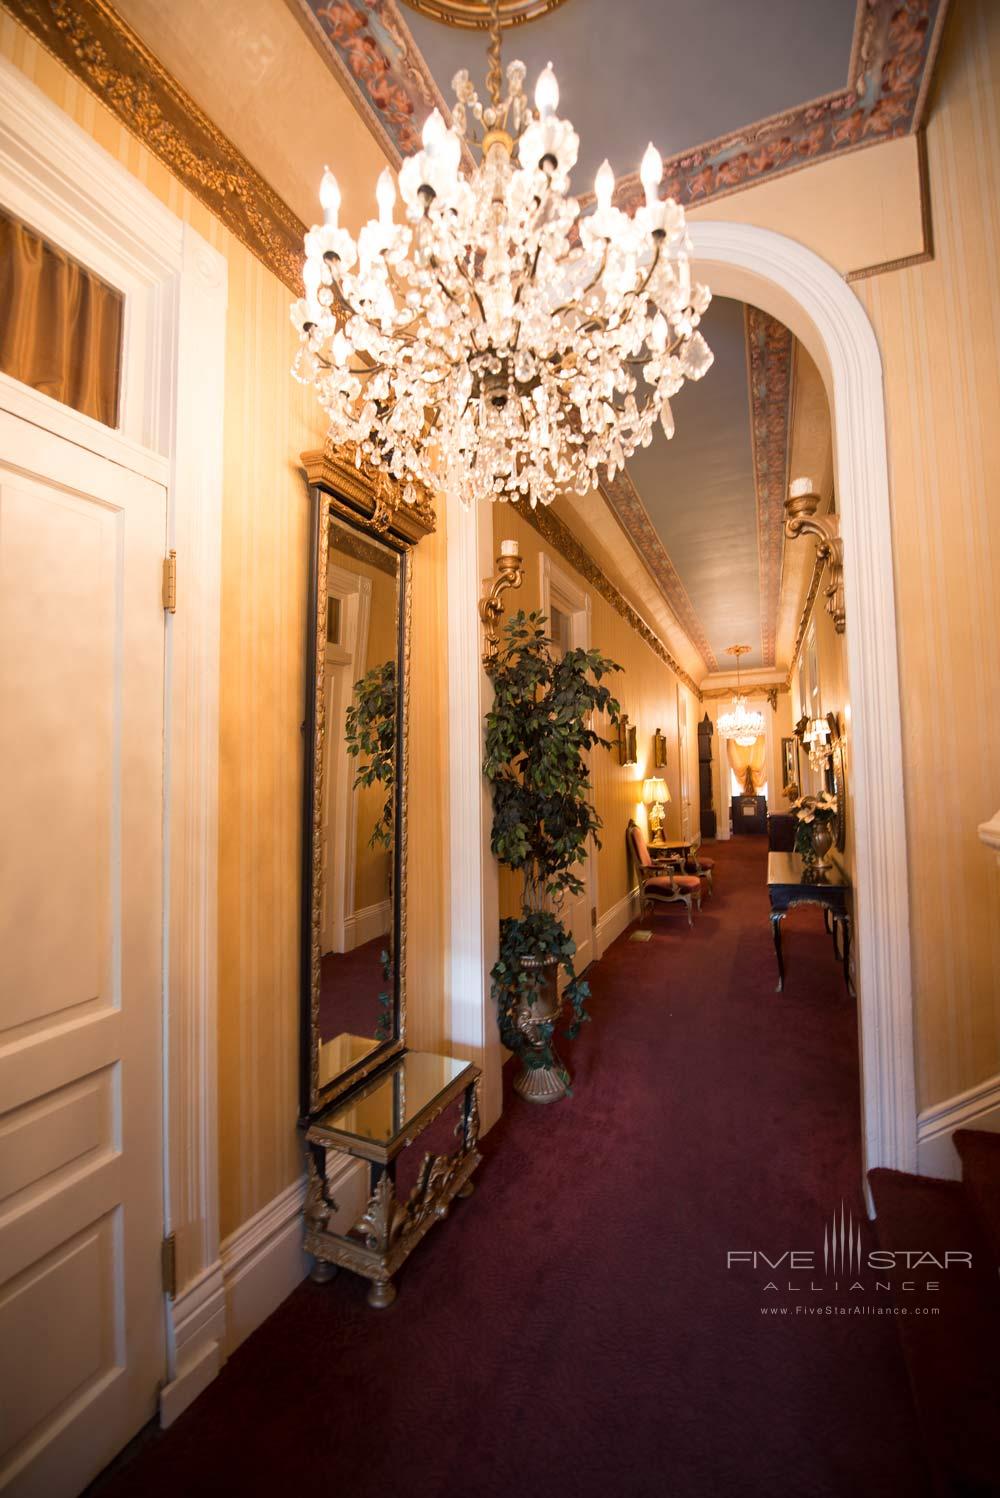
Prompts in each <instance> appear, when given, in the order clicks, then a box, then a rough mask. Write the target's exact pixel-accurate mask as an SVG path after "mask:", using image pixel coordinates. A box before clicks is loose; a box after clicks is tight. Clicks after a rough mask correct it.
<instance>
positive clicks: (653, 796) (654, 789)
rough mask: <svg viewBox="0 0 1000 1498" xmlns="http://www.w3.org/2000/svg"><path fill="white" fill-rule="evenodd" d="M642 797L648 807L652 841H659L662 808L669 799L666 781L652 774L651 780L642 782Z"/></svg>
mask: <svg viewBox="0 0 1000 1498" xmlns="http://www.w3.org/2000/svg"><path fill="white" fill-rule="evenodd" d="M642 799H643V801H645V803H646V805H647V806H648V807H649V830H650V832H651V834H652V841H653V842H661V841H662V839H663V808H664V807H665V806H666V804H667V802H668V801H669V800H670V791H669V789H668V788H667V782H666V781H665V780H663V779H661V777H660V776H659V775H656V776H653V778H652V779H651V780H644V781H643V783H642Z"/></svg>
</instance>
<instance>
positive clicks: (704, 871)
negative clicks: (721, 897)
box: [684, 833, 715, 894]
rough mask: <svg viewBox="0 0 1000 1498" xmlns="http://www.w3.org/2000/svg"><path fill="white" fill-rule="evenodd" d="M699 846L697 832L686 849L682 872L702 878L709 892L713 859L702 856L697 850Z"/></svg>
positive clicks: (699, 837)
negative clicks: (686, 853)
mask: <svg viewBox="0 0 1000 1498" xmlns="http://www.w3.org/2000/svg"><path fill="white" fill-rule="evenodd" d="M700 847H701V834H700V833H699V834H698V836H697V837H696V838H695V840H694V842H693V843H692V844H691V847H690V848H689V849H688V856H687V859H686V860H685V863H684V872H685V873H686V874H695V875H696V876H697V877H698V878H699V879H704V881H705V886H706V888H707V890H708V893H709V894H711V893H712V870H713V869H714V868H715V859H714V858H704V857H703V856H702V855H701V854H699V852H698V849H699V848H700Z"/></svg>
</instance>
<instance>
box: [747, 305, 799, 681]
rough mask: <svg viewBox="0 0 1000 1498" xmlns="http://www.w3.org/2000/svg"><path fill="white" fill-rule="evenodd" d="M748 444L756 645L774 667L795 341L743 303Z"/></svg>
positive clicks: (775, 322) (780, 326)
mask: <svg viewBox="0 0 1000 1498" xmlns="http://www.w3.org/2000/svg"><path fill="white" fill-rule="evenodd" d="M744 317H745V322H746V347H747V389H748V395H749V402H750V446H751V457H752V461H753V476H754V497H755V502H756V521H757V566H758V577H759V585H758V586H759V600H760V646H761V659H762V661H763V664H764V666H765V667H769V668H770V667H773V666H774V652H775V640H776V635H777V627H778V604H779V601H780V595H781V568H782V562H783V560H784V555H785V494H786V493H787V491H788V449H789V437H790V434H791V408H792V361H793V356H794V351H795V340H794V338H793V337H792V335H791V333H790V332H789V330H788V328H786V327H785V325H784V323H780V322H778V320H777V318H775V317H771V316H770V315H769V314H768V313H767V312H762V311H761V310H760V308H759V307H751V306H749V305H747V306H746V307H745V310H744Z"/></svg>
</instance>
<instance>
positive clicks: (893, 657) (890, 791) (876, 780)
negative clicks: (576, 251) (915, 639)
mask: <svg viewBox="0 0 1000 1498" xmlns="http://www.w3.org/2000/svg"><path fill="white" fill-rule="evenodd" d="M690 232H691V239H692V242H693V246H694V258H695V261H696V271H697V274H698V276H699V277H700V278H702V279H704V280H705V281H707V282H708V284H709V285H710V286H711V287H712V289H713V291H715V292H716V293H717V294H721V295H723V296H731V297H737V298H739V299H741V300H742V301H746V302H750V303H752V304H753V305H754V306H757V307H761V308H763V309H764V310H765V311H766V312H770V313H771V315H772V316H774V317H777V318H779V319H780V320H781V321H782V322H783V323H785V325H786V326H787V327H789V328H790V329H791V330H792V332H793V333H794V334H795V335H796V337H797V338H799V339H800V340H801V342H802V343H803V344H804V345H805V347H806V348H807V349H808V351H809V353H810V354H811V356H812V358H813V359H814V360H815V362H816V364H817V366H818V368H819V370H820V373H821V374H822V376H823V380H824V383H825V385H826V391H827V396H828V398H829V401H830V409H831V415H832V422H833V440H834V462H835V476H836V487H837V503H838V508H839V512H840V526H841V535H842V536H843V540H844V592H845V596H846V600H847V633H846V637H845V638H846V643H847V662H848V673H849V681H850V692H851V707H852V716H851V733H852V756H851V758H852V781H853V792H854V804H855V818H854V825H855V832H854V837H855V850H854V864H855V941H856V947H855V951H856V953H857V981H858V1003H859V1012H860V1032H861V1071H862V1096H863V1109H864V1119H863V1130H864V1144H865V1168H866V1170H868V1169H871V1168H872V1167H873V1166H888V1167H891V1168H893V1169H895V1170H904V1171H913V1170H915V1169H916V1165H917V1112H916V1092H915V1082H914V1059H913V994H912V984H911V971H910V919H909V890H908V884H907V846H906V817H905V807H904V801H903V780H902V762H903V761H902V745H901V730H900V711H899V669H898V663H897V654H896V609H895V588H894V583H893V566H892V532H891V525H890V510H889V468H888V456H887V446H886V428H885V400H884V395H883V389H882V361H881V357H880V355H879V349H878V343H877V341H876V338H875V334H874V331H873V329H872V326H871V323H870V322H869V320H868V317H867V315H866V313H865V311H864V308H863V307H862V305H861V303H860V302H859V301H858V299H857V297H856V296H855V295H854V293H853V291H852V290H851V288H850V286H848V285H847V284H846V282H845V281H844V280H843V279H842V278H841V277H840V276H839V275H838V274H837V272H836V271H834V270H833V269H832V267H831V266H829V265H827V263H826V262H825V261H824V260H821V259H820V257H819V256H818V255H815V254H814V253H813V252H812V251H811V250H807V249H806V248H805V247H804V246H802V245H800V244H797V243H795V241H794V240H791V239H786V238H785V236H784V235H782V234H775V233H773V232H772V231H771V230H769V229H758V228H754V227H753V226H752V225H749V224H736V223H717V222H713V221H711V220H699V221H696V222H692V223H691V225H690Z"/></svg>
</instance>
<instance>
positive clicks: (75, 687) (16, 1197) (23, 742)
mask: <svg viewBox="0 0 1000 1498" xmlns="http://www.w3.org/2000/svg"><path fill="white" fill-rule="evenodd" d="M165 516H166V496H165V491H164V489H163V487H162V486H161V485H159V484H156V483H154V482H153V481H152V480H150V479H147V478H143V477H140V476H138V475H137V474H135V473H133V472H130V471H129V470H128V469H126V468H124V467H122V466H120V465H119V464H117V463H114V462H111V461H110V460H108V459H106V458H102V457H99V456H98V455H96V454H95V453H92V452H89V451H85V450H84V449H82V448H79V447H76V446H75V445H74V444H72V443H70V442H68V441H66V440H65V439H63V438H60V437H56V436H54V435H53V434H51V433H49V432H45V431H43V430H42V429H40V428H38V427H36V426H33V425H31V424H30V423H28V422H26V421H24V420H22V419H21V418H19V417H15V416H13V415H11V414H9V413H7V412H5V411H0V798H2V803H0V804H2V807H3V819H4V827H5V832H6V835H5V838H4V839H3V845H2V851H0V992H2V1005H0V1099H2V1102H0V1107H2V1109H3V1110H4V1111H3V1112H2V1113H0V1386H2V1390H3V1403H4V1412H5V1418H4V1420H3V1421H2V1423H0V1490H2V1491H3V1492H4V1493H11V1494H18V1495H22V1494H23V1495H34V1494H45V1495H46V1498H60V1495H64V1494H65V1495H71V1494H75V1493H77V1492H79V1490H80V1489H81V1488H82V1487H83V1486H84V1485H85V1484H86V1483H87V1482H88V1481H89V1480H90V1478H91V1477H93V1476H94V1475H95V1473H96V1472H97V1471H99V1470H100V1468H101V1467H102V1466H103V1465H104V1464H105V1463H106V1462H108V1461H109V1460H110V1459H111V1458H112V1457H113V1456H114V1455H115V1453H116V1452H117V1451H118V1450H119V1449H120V1448H121V1447H122V1446H123V1445H124V1444H125V1442H126V1441H128V1440H129V1438H130V1437H131V1436H132V1435H133V1434H134V1433H135V1431H136V1430H137V1429H138V1428H139V1427H140V1426H141V1425H142V1424H143V1423H144V1422H145V1421H146V1420H147V1419H149V1418H150V1417H151V1416H152V1415H153V1414H154V1412H155V1409H156V1400H157V1391H158V1384H159V1381H160V1379H161V1378H162V1376H163V1372H164V1332H163V1297H162V1289H161V1286H160V1283H159V1240H160V1236H161V1231H162V1200H161V1171H162V1115H161V1037H160V1025H161V1003H162V997H161V986H162V973H161V963H162V955H161V947H162V929H163V927H162V922H163V912H162V891H161V869H162V857H163V847H162V819H163V638H164V625H163V612H162V608H161V605H160V600H159V580H160V569H161V565H162V556H163V549H164V540H165Z"/></svg>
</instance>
